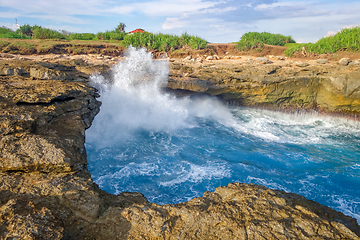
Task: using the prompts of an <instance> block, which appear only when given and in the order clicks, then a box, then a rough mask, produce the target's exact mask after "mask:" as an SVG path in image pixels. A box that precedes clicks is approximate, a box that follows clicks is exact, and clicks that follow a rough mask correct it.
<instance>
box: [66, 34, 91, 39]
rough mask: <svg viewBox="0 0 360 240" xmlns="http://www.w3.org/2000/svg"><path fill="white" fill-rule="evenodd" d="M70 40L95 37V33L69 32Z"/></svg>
mask: <svg viewBox="0 0 360 240" xmlns="http://www.w3.org/2000/svg"><path fill="white" fill-rule="evenodd" d="M69 39H70V40H93V39H95V34H93V33H71V34H69Z"/></svg>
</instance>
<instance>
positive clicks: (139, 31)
mask: <svg viewBox="0 0 360 240" xmlns="http://www.w3.org/2000/svg"><path fill="white" fill-rule="evenodd" d="M145 32H146V31H145V30H144V29H141V28H138V29H135V30H133V31H131V32H129V34H134V33H145Z"/></svg>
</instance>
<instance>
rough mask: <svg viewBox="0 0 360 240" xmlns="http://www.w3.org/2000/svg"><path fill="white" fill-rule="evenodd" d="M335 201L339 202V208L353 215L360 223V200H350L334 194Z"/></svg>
mask: <svg viewBox="0 0 360 240" xmlns="http://www.w3.org/2000/svg"><path fill="white" fill-rule="evenodd" d="M332 199H333V201H334V202H335V203H336V204H338V209H339V210H340V211H341V212H343V213H344V214H345V215H349V216H352V217H353V218H355V219H356V220H357V222H358V224H360V202H355V201H349V200H346V199H344V198H343V197H339V196H332Z"/></svg>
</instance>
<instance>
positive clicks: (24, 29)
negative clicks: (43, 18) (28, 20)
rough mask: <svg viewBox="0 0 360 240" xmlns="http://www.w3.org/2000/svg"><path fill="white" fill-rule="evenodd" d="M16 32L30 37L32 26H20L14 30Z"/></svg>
mask: <svg viewBox="0 0 360 240" xmlns="http://www.w3.org/2000/svg"><path fill="white" fill-rule="evenodd" d="M16 32H17V33H19V34H22V35H25V36H29V37H31V36H32V34H33V32H32V27H31V26H30V25H29V24H25V25H22V26H20V28H19V29H18V30H16Z"/></svg>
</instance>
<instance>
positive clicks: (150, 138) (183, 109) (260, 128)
mask: <svg viewBox="0 0 360 240" xmlns="http://www.w3.org/2000/svg"><path fill="white" fill-rule="evenodd" d="M167 68H168V66H167V63H165V62H153V61H152V60H151V56H148V55H147V54H146V53H145V52H141V51H134V50H131V51H130V55H129V57H128V59H127V60H126V61H125V62H122V63H120V64H119V65H117V66H116V67H114V70H113V71H114V79H115V81H114V82H113V83H111V84H109V83H107V82H108V81H106V79H103V78H102V77H101V76H93V82H94V85H96V86H97V87H98V88H99V89H101V95H102V97H101V99H100V100H101V101H102V102H103V105H102V107H101V111H100V113H99V115H98V116H97V117H96V118H95V120H94V123H93V126H92V127H91V128H90V129H89V130H87V132H86V149H87V154H88V163H89V170H90V172H91V174H92V177H93V179H94V181H95V182H96V183H97V184H99V186H100V188H101V189H103V190H105V191H107V192H110V193H113V194H119V193H120V192H123V191H130V192H133V191H137V192H141V193H143V194H144V195H145V196H146V197H147V199H148V200H149V201H150V202H155V203H159V204H165V203H179V202H183V201H188V200H190V199H192V198H194V197H199V196H202V194H203V193H204V192H205V191H214V190H215V188H216V187H219V186H224V185H227V184H228V183H230V182H236V181H237V182H244V183H255V184H261V185H264V186H266V187H269V188H272V189H280V190H284V191H286V192H294V193H298V194H301V195H303V196H305V197H306V198H308V199H311V200H314V201H317V202H319V203H321V204H324V205H326V206H329V207H332V208H334V209H336V210H338V211H341V212H343V213H345V214H347V215H350V216H353V217H355V218H356V219H357V220H358V222H360V124H359V122H355V121H352V120H346V119H341V118H334V117H324V116H319V115H317V114H316V113H314V114H286V113H280V112H272V111H266V110H258V109H249V108H240V107H234V106H225V105H223V104H222V103H220V102H218V101H217V100H216V99H212V98H209V97H195V98H194V97H193V98H190V97H185V98H175V97H173V96H171V95H168V94H165V93H162V92H161V90H160V88H159V87H160V86H161V85H162V84H164V82H166V77H167V74H168V72H167ZM139 79H141V81H139Z"/></svg>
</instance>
